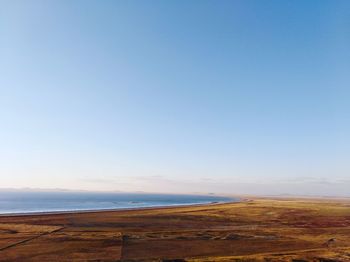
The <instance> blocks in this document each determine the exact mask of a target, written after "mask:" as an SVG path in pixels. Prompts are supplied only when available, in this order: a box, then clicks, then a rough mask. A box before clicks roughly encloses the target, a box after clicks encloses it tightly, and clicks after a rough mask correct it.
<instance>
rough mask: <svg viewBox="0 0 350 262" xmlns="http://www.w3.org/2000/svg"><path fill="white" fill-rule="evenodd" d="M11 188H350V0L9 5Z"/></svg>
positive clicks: (1, 10) (3, 7)
mask: <svg viewBox="0 0 350 262" xmlns="http://www.w3.org/2000/svg"><path fill="white" fill-rule="evenodd" d="M0 57H1V59H0V70H1V77H0V177H1V179H0V188H21V187H31V188H66V189H88V190H120V191H147V192H180V193H184V192H186V193H192V192H202V193H205V192H215V193H231V194H242V193H247V194H280V193H289V194H311V195H350V192H349V190H348V188H350V162H349V159H350V135H349V134H350V103H349V98H350V73H349V71H350V2H349V1H341V0H335V1H333V0H329V1H325V0H320V1H316V0H310V1H301V0H295V1H287V0H286V1H280V0H268V1H257V0H256V1H254V0H249V1H245V0H244V1H243V0H241V1H239V0H237V1H108V0H106V1H79V0H77V1H68V0H63V1H43V0H42V1H37V0H31V1H24V0H23V1H17V0H14V1H12V0H11V1H9V0H2V1H0Z"/></svg>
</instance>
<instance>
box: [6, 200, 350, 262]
mask: <svg viewBox="0 0 350 262" xmlns="http://www.w3.org/2000/svg"><path fill="white" fill-rule="evenodd" d="M0 261H292V262H302V261H319V262H332V261H350V200H346V199H286V198H249V200H248V199H247V200H244V201H242V202H239V203H228V204H212V205H203V206H191V207H172V208H157V209H143V210H129V211H105V212H89V213H65V214H47V215H27V216H2V217H0Z"/></svg>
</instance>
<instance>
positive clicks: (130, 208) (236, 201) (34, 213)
mask: <svg viewBox="0 0 350 262" xmlns="http://www.w3.org/2000/svg"><path fill="white" fill-rule="evenodd" d="M243 201H247V199H241V198H239V197H236V198H235V199H231V200H230V201H210V202H203V203H189V204H173V205H162V206H149V207H126V208H107V209H86V210H66V211H65V210H63V211H37V212H19V213H2V214H1V213H0V217H22V216H46V215H66V214H80V213H84V214H85V213H102V212H123V211H143V210H155V209H169V208H182V207H201V206H213V205H222V204H230V203H232V204H234V203H239V202H243Z"/></svg>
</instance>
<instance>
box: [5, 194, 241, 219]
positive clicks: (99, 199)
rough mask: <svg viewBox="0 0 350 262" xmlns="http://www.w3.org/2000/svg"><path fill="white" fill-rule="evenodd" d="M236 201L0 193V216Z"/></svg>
mask: <svg viewBox="0 0 350 262" xmlns="http://www.w3.org/2000/svg"><path fill="white" fill-rule="evenodd" d="M235 200H237V199H233V198H228V197H220V196H213V195H209V196H203V195H167V194H136V193H135V194H131V193H91V192H88V193H87V192H17V191H16V192H12V191H9V192H0V214H8V213H32V212H55V211H79V210H80V211H82V210H103V209H128V208H141V207H159V206H174V205H189V204H202V203H212V202H227V201H235Z"/></svg>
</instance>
